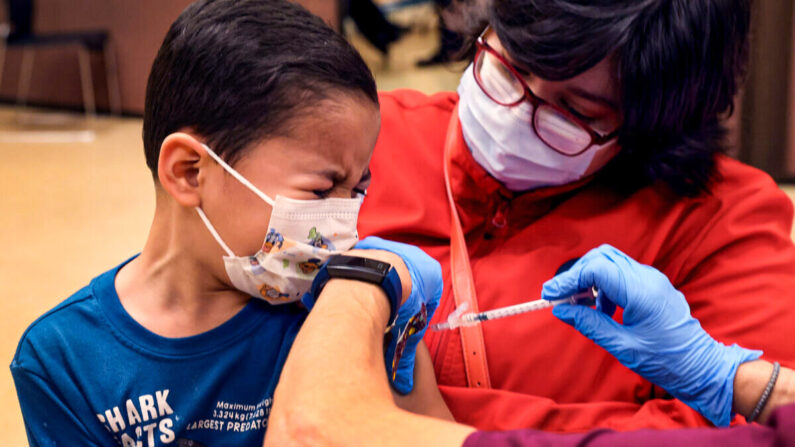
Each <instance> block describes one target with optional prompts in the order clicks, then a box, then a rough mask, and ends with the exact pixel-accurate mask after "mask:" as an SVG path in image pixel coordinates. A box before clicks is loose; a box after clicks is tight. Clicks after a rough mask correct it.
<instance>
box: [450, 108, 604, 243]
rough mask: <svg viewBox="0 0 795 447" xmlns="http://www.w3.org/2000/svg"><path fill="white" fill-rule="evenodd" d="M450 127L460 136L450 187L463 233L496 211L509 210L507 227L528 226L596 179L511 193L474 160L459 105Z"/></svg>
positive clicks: (454, 145) (455, 144) (455, 151)
mask: <svg viewBox="0 0 795 447" xmlns="http://www.w3.org/2000/svg"><path fill="white" fill-rule="evenodd" d="M449 125H450V126H454V131H455V133H456V135H457V138H456V139H455V140H453V141H452V144H453V146H452V147H451V156H452V157H451V158H452V160H451V165H450V184H451V187H452V189H453V196H454V197H455V201H456V204H457V205H458V208H459V213H461V220H462V222H461V224H462V225H463V227H464V231H466V230H467V228H468V227H470V228H471V226H472V225H477V224H478V223H479V221H482V219H478V218H477V217H476V216H482V217H484V218H485V217H487V216H489V215H491V214H494V213H495V208H501V209H503V210H505V211H506V218H507V224H508V226H511V227H517V226H519V227H522V226H526V225H527V224H529V223H530V222H531V221H532V220H535V219H537V218H538V217H540V216H541V215H543V214H545V213H547V212H548V211H549V210H550V209H551V208H553V207H554V206H556V205H557V204H558V203H560V202H561V201H563V200H565V199H566V198H568V197H570V196H571V193H572V192H574V191H575V190H577V189H579V188H581V187H583V186H585V185H586V184H588V183H590V182H591V181H592V180H593V177H594V176H593V175H592V176H589V177H586V178H583V179H581V180H578V181H576V182H572V183H568V184H565V185H560V186H547V187H541V188H536V189H533V190H530V191H523V192H516V191H511V190H509V189H508V188H506V187H505V186H504V185H503V184H502V183H500V182H499V181H498V180H497V179H495V178H494V177H492V176H491V175H490V174H489V173H488V172H487V171H486V170H485V169H483V167H482V166H480V164H478V162H477V161H475V159H474V158H473V157H472V152H471V151H470V150H469V147H467V144H466V141H465V140H464V135H463V133H462V132H461V122H460V120H459V119H458V106H456V108H455V109H454V110H453V114H452V115H451V116H450V123H449ZM489 218H490V217H489Z"/></svg>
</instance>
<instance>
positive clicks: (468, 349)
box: [444, 105, 491, 388]
mask: <svg viewBox="0 0 795 447" xmlns="http://www.w3.org/2000/svg"><path fill="white" fill-rule="evenodd" d="M460 136H461V123H460V122H459V120H458V106H457V105H456V107H455V109H454V110H453V115H452V116H451V117H450V124H449V125H448V127H447V138H446V139H445V143H444V183H445V186H446V188H447V201H448V202H449V204H450V222H451V223H450V274H451V276H452V283H453V296H454V298H455V305H456V307H458V306H460V305H461V304H463V303H468V305H469V309H468V312H478V311H479V310H478V299H477V292H476V291H475V281H474V279H473V278H472V267H471V266H470V264H469V252H468V251H467V243H466V239H465V238H464V230H463V228H462V227H461V220H460V218H459V217H458V210H457V209H456V205H455V199H454V198H453V189H452V187H451V185H450V163H451V162H452V152H453V147H454V145H455V144H456V142H457V141H459V138H460ZM458 330H459V331H460V334H461V348H462V349H463V351H464V367H465V368H466V373H467V383H468V385H469V386H470V387H471V388H491V379H490V378H489V366H488V364H487V363H486V346H485V344H484V343H483V330H482V329H481V326H480V325H479V324H478V325H474V326H468V327H461V328H459V329H458Z"/></svg>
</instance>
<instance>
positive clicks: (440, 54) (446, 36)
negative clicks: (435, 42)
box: [417, 0, 464, 67]
mask: <svg viewBox="0 0 795 447" xmlns="http://www.w3.org/2000/svg"><path fill="white" fill-rule="evenodd" d="M451 1H452V0H434V3H435V4H436V11H437V14H438V15H439V49H438V50H436V52H435V53H433V54H432V55H431V56H430V57H428V58H427V59H422V60H420V61H418V62H417V66H418V67H427V66H430V65H436V64H444V63H447V62H450V60H451V59H452V58H453V57H454V55H455V53H456V52H457V51H459V50H460V49H461V45H462V44H463V43H464V42H463V40H462V39H461V36H460V35H458V34H457V33H455V32H453V31H450V30H449V29H448V28H447V26H445V23H444V10H445V8H447V7H448V6H450V3H451Z"/></svg>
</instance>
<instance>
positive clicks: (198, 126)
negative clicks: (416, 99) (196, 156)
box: [143, 0, 378, 179]
mask: <svg viewBox="0 0 795 447" xmlns="http://www.w3.org/2000/svg"><path fill="white" fill-rule="evenodd" d="M337 93H348V94H359V95H363V97H365V98H369V99H370V100H372V101H373V103H374V104H375V105H376V106H377V104H378V94H377V91H376V86H375V81H374V79H373V76H372V73H371V72H370V70H369V69H368V68H367V66H366V65H365V63H364V61H363V60H362V58H361V56H359V54H358V53H357V52H356V50H354V49H353V47H351V46H350V44H349V43H348V42H347V41H346V40H345V39H344V38H343V37H342V36H340V35H339V34H338V33H336V32H335V31H334V30H332V29H331V28H329V27H328V26H327V25H326V24H325V23H324V22H323V21H322V20H321V19H320V18H318V17H316V16H314V15H312V14H311V13H309V12H308V11H307V10H305V9H304V8H303V7H301V6H300V5H297V4H295V3H292V2H290V1H287V0H200V1H197V2H195V3H193V4H191V5H190V6H188V8H187V9H185V11H183V12H182V14H181V15H180V16H179V18H177V20H176V21H175V22H174V23H173V24H172V25H171V28H170V29H169V31H168V33H167V34H166V37H165V39H164V41H163V44H162V45H161V47H160V50H159V52H158V54H157V57H156V58H155V61H154V63H153V64H152V70H151V72H150V74H149V81H148V83H147V87H146V105H145V110H144V125H143V140H144V151H145V155H146V164H147V166H149V169H150V170H151V171H152V174H153V175H154V177H155V179H157V163H158V158H159V156H160V146H161V145H162V143H163V140H164V139H165V138H166V137H167V136H168V135H169V134H171V133H174V132H177V131H179V130H180V129H185V128H188V129H191V130H192V131H194V132H196V133H197V134H199V135H201V136H202V137H203V138H205V139H206V143H207V144H208V145H209V146H210V147H212V148H213V150H214V151H215V152H216V153H218V155H219V156H221V157H222V158H224V159H225V160H227V161H228V162H229V163H233V162H234V161H236V160H237V159H239V157H240V155H241V154H242V152H243V150H244V149H246V148H247V147H248V146H249V145H250V144H251V143H253V142H255V141H258V140H261V139H263V138H268V137H272V136H286V135H289V128H290V124H291V123H292V119H293V118H295V117H297V116H299V115H300V114H301V113H303V112H306V111H307V110H311V108H312V107H316V106H318V104H319V103H321V102H322V101H323V100H325V99H328V98H329V97H330V96H331V95H334V94H337Z"/></svg>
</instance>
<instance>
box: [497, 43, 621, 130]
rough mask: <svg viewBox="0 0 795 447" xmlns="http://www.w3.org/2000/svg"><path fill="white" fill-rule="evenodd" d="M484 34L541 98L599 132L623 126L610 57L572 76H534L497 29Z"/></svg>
mask: <svg viewBox="0 0 795 447" xmlns="http://www.w3.org/2000/svg"><path fill="white" fill-rule="evenodd" d="M484 38H485V39H486V42H487V43H488V44H489V45H490V46H491V47H492V48H494V49H495V50H496V51H498V52H499V53H500V54H501V55H502V56H503V57H505V59H506V60H507V61H508V62H510V63H511V64H512V65H513V66H514V68H515V69H516V70H517V71H518V72H519V73H520V74H521V75H522V76H523V77H524V80H525V81H526V82H527V85H528V87H530V90H532V92H533V93H534V94H535V95H536V96H538V97H539V98H541V99H543V100H545V101H547V102H549V103H551V104H554V105H556V106H558V107H561V108H562V109H564V110H567V111H568V112H570V113H571V114H572V115H574V116H575V117H577V118H579V119H580V120H581V121H582V122H583V123H585V124H587V125H588V126H590V127H591V128H593V130H595V131H596V132H598V133H599V134H600V135H606V134H609V133H611V132H613V131H615V130H616V129H618V128H619V127H620V126H621V121H622V119H621V112H620V107H619V106H620V97H619V90H618V85H617V81H616V79H615V77H614V76H613V63H612V59H611V58H610V57H607V58H605V59H603V60H602V61H601V62H599V63H598V64H596V65H595V66H594V67H592V68H590V69H589V70H587V71H585V72H583V73H581V74H579V75H577V76H575V77H573V78H570V79H566V80H563V81H548V80H545V79H542V78H540V77H538V76H534V75H533V74H532V73H530V72H529V71H528V70H527V69H526V68H525V67H522V66H521V65H520V64H518V63H517V62H516V59H515V58H513V57H512V56H511V54H510V53H508V52H507V51H506V50H505V48H504V47H503V46H502V43H501V42H500V39H499V37H497V33H495V32H493V31H490V32H489V33H488V34H487V35H486V36H484ZM530 51H532V50H530Z"/></svg>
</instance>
